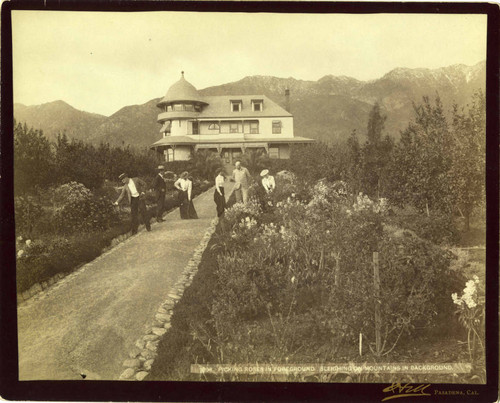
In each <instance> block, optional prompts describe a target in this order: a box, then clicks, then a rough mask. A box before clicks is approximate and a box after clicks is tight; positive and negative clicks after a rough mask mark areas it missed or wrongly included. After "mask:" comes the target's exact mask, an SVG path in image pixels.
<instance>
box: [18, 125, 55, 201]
mask: <svg viewBox="0 0 500 403" xmlns="http://www.w3.org/2000/svg"><path fill="white" fill-rule="evenodd" d="M53 160H54V157H53V153H52V149H51V146H50V142H49V141H48V140H47V138H46V137H45V136H44V135H43V132H42V131H41V130H34V129H32V128H28V126H27V125H26V124H24V125H23V124H21V123H17V124H16V122H15V121H14V191H15V193H16V195H19V194H23V193H26V192H30V191H33V190H36V188H38V187H42V186H48V185H50V184H51V183H53V182H54V181H55V178H54V163H53Z"/></svg>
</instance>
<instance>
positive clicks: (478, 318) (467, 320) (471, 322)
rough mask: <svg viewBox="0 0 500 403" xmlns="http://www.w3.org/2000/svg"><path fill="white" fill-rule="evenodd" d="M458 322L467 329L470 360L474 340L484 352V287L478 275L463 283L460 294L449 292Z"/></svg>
mask: <svg viewBox="0 0 500 403" xmlns="http://www.w3.org/2000/svg"><path fill="white" fill-rule="evenodd" d="M451 298H452V300H453V303H454V304H455V305H458V309H457V310H456V313H457V314H458V319H459V321H460V323H461V324H462V325H463V326H464V327H465V328H466V329H467V345H468V348H469V355H470V357H471V360H472V359H473V357H474V354H475V350H476V340H477V341H478V342H479V346H480V347H481V349H482V350H483V352H484V345H483V340H484V304H485V298H484V289H483V287H482V285H481V282H480V280H479V277H478V276H476V275H475V276H473V277H472V279H471V280H469V281H467V282H466V283H465V288H464V289H463V292H462V295H461V296H458V293H456V292H455V293H453V294H451Z"/></svg>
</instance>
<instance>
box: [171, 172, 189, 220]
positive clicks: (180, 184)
mask: <svg viewBox="0 0 500 403" xmlns="http://www.w3.org/2000/svg"><path fill="white" fill-rule="evenodd" d="M188 175H189V174H188V173H187V172H183V173H181V174H180V175H179V179H177V180H176V181H175V182H174V186H175V188H176V189H177V190H179V211H180V213H181V218H182V219H188V218H189V213H188V208H189V200H190V197H189V196H190V193H191V192H192V182H190V181H188V179H187V178H188ZM189 183H191V189H189V187H190V186H189ZM188 193H189V195H188Z"/></svg>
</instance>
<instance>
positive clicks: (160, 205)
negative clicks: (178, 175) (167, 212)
mask: <svg viewBox="0 0 500 403" xmlns="http://www.w3.org/2000/svg"><path fill="white" fill-rule="evenodd" d="M157 170H158V175H156V177H155V179H154V181H153V188H154V190H155V192H156V221H157V222H162V221H165V220H164V219H163V210H164V209H165V194H166V191H167V184H166V182H165V177H164V176H163V173H164V171H165V167H164V166H163V165H159V166H158V168H157Z"/></svg>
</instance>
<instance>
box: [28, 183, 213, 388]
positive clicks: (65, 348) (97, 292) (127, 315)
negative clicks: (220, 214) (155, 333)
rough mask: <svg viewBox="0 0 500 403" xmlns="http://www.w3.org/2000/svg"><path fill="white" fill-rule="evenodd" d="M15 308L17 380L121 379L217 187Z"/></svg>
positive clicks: (206, 221)
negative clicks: (191, 208) (187, 211)
mask: <svg viewBox="0 0 500 403" xmlns="http://www.w3.org/2000/svg"><path fill="white" fill-rule="evenodd" d="M194 205H195V208H196V210H197V212H198V216H199V217H200V219H198V220H181V219H180V218H179V210H178V209H175V210H173V211H172V212H170V213H169V214H167V215H166V217H165V218H166V220H165V222H162V223H160V224H155V225H153V228H152V231H151V232H146V231H144V230H143V231H141V232H139V233H138V235H136V236H133V237H131V238H129V239H127V240H126V241H124V242H123V243H121V244H119V245H117V246H116V247H115V248H113V249H111V250H110V251H108V252H107V253H105V254H104V255H102V256H100V257H99V258H97V259H96V260H94V261H93V262H90V263H88V264H86V265H85V266H83V267H82V268H81V269H79V270H78V271H76V272H75V273H73V274H71V275H69V276H67V277H66V278H64V279H63V280H61V281H60V282H58V283H57V284H55V285H54V286H53V287H51V288H50V289H49V290H48V291H49V292H48V293H47V294H46V295H43V294H42V295H41V296H39V297H38V298H37V297H35V298H34V299H32V300H29V301H27V302H26V303H24V304H21V305H20V306H19V307H18V340H19V379H20V380H41V379H51V380H62V379H65V380H71V379H82V377H81V375H80V374H85V376H86V379H106V380H112V379H118V377H119V376H120V374H121V372H122V371H123V370H124V367H123V366H122V363H123V361H124V360H125V359H127V358H128V352H129V351H130V350H131V349H132V348H133V346H134V343H135V341H136V340H137V339H138V338H139V337H141V336H142V335H143V334H144V333H146V331H147V327H148V326H149V325H150V323H151V322H152V319H153V317H154V314H155V313H156V311H157V309H158V306H159V305H160V304H161V303H162V302H163V301H164V300H165V298H166V296H167V294H168V293H169V291H170V289H171V287H173V285H174V284H175V282H176V280H177V279H178V277H179V276H180V275H181V272H182V270H183V269H184V267H185V266H186V264H187V262H188V261H189V259H190V258H191V257H192V254H193V250H194V249H195V248H196V247H197V246H198V244H199V243H200V240H201V239H202V237H203V235H204V233H205V231H206V229H207V228H208V227H209V225H210V221H211V220H212V219H213V218H214V217H215V204H214V201H213V188H212V189H210V190H208V191H207V192H205V193H204V194H202V195H200V196H198V197H197V198H196V199H194Z"/></svg>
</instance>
